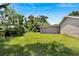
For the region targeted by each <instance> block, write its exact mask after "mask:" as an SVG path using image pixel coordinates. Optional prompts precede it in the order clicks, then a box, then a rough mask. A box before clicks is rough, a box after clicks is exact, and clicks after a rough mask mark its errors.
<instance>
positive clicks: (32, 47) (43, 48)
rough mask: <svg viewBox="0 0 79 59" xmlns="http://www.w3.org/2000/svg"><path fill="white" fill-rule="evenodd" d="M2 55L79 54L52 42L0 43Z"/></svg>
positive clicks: (0, 53)
mask: <svg viewBox="0 0 79 59" xmlns="http://www.w3.org/2000/svg"><path fill="white" fill-rule="evenodd" d="M0 55H1V56H11V55H12V56H70V55H79V54H77V53H76V52H75V51H73V50H72V49H69V48H67V47H65V46H64V45H63V44H60V43H57V42H53V43H51V44H41V43H37V44H28V45H25V46H24V47H22V46H19V45H13V46H9V45H4V44H2V45H0Z"/></svg>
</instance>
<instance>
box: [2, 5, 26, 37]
mask: <svg viewBox="0 0 79 59" xmlns="http://www.w3.org/2000/svg"><path fill="white" fill-rule="evenodd" d="M2 16H3V17H2V21H1V26H2V25H4V27H5V35H8V36H16V35H23V34H24V33H25V28H24V24H23V21H24V19H23V18H24V16H23V15H21V14H18V13H17V12H15V11H14V10H13V9H11V8H10V7H8V6H6V7H5V11H4V12H3V14H2ZM3 20H4V21H3Z"/></svg>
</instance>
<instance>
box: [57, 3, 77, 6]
mask: <svg viewBox="0 0 79 59" xmlns="http://www.w3.org/2000/svg"><path fill="white" fill-rule="evenodd" d="M56 6H59V7H75V6H76V4H74V3H61V4H58V5H56Z"/></svg>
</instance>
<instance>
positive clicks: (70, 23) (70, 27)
mask: <svg viewBox="0 0 79 59" xmlns="http://www.w3.org/2000/svg"><path fill="white" fill-rule="evenodd" d="M60 33H61V34H62V33H66V34H69V35H74V36H79V18H67V19H65V20H64V21H63V23H62V24H61V25H60Z"/></svg>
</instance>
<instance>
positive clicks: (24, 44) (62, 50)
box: [0, 32, 79, 56]
mask: <svg viewBox="0 0 79 59" xmlns="http://www.w3.org/2000/svg"><path fill="white" fill-rule="evenodd" d="M0 55H19V56H20V55H23V56H25V55H31V56H32V55H33V56H54V55H55V56H60V55H61V56H63V55H65V56H70V55H72V56H73V55H79V38H74V37H69V36H67V35H64V34H40V33H33V32H28V33H25V34H24V36H19V37H11V38H9V39H5V40H0Z"/></svg>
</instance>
